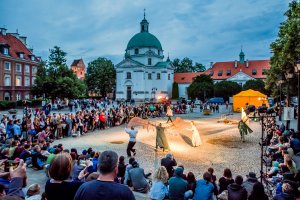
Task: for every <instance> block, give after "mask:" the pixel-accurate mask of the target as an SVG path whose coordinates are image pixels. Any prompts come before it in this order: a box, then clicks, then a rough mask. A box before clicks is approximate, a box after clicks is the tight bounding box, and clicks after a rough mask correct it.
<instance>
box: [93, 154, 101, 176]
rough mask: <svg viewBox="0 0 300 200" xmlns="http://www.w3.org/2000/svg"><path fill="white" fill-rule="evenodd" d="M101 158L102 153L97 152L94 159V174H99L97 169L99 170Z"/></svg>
mask: <svg viewBox="0 0 300 200" xmlns="http://www.w3.org/2000/svg"><path fill="white" fill-rule="evenodd" d="M99 156H100V152H98V151H97V152H95V155H94V157H93V159H92V162H93V171H94V172H97V169H98V163H99Z"/></svg>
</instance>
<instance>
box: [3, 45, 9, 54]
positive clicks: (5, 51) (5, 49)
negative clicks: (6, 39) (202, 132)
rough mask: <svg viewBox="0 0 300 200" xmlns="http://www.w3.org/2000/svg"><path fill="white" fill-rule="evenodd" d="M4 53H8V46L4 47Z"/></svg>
mask: <svg viewBox="0 0 300 200" xmlns="http://www.w3.org/2000/svg"><path fill="white" fill-rule="evenodd" d="M3 54H4V55H8V48H7V47H4V48H3Z"/></svg>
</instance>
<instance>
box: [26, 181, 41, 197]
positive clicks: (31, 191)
mask: <svg viewBox="0 0 300 200" xmlns="http://www.w3.org/2000/svg"><path fill="white" fill-rule="evenodd" d="M40 191H41V186H40V185H39V184H37V183H35V184H32V185H30V186H29V188H28V190H27V193H26V197H25V200H41V199H42V196H41V195H40Z"/></svg>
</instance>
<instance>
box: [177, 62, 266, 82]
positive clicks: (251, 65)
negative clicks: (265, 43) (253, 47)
mask: <svg viewBox="0 0 300 200" xmlns="http://www.w3.org/2000/svg"><path fill="white" fill-rule="evenodd" d="M246 62H247V61H245V62H244V63H240V62H239V61H237V67H235V61H228V62H216V63H215V64H213V66H212V67H211V68H209V69H207V70H206V71H205V72H197V73H194V72H188V73H175V74H174V81H175V82H176V83H191V82H192V81H193V78H194V77H196V76H198V75H200V74H208V75H209V74H210V73H211V71H213V75H212V79H213V80H226V79H228V78H230V77H232V76H234V75H235V74H237V73H238V72H240V71H242V72H243V73H245V74H247V75H249V76H251V77H253V78H256V79H264V78H266V75H263V74H262V73H263V70H269V69H270V60H249V61H248V67H246ZM221 70H222V75H220V76H219V75H218V73H219V71H221ZM227 70H228V71H229V70H230V75H227ZM252 70H256V75H253V74H252Z"/></svg>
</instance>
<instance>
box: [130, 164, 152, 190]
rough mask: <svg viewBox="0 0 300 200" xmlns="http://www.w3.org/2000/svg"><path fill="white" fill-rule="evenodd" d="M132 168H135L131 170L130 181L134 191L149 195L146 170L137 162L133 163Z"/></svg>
mask: <svg viewBox="0 0 300 200" xmlns="http://www.w3.org/2000/svg"><path fill="white" fill-rule="evenodd" d="M132 167H133V168H132V169H131V170H129V174H128V175H129V176H128V179H129V180H131V182H132V186H133V190H134V191H136V192H142V193H147V192H148V191H149V189H150V187H149V184H148V181H147V177H146V175H145V172H144V169H143V168H141V167H140V166H139V164H138V163H137V162H136V161H134V162H133V163H132Z"/></svg>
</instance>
